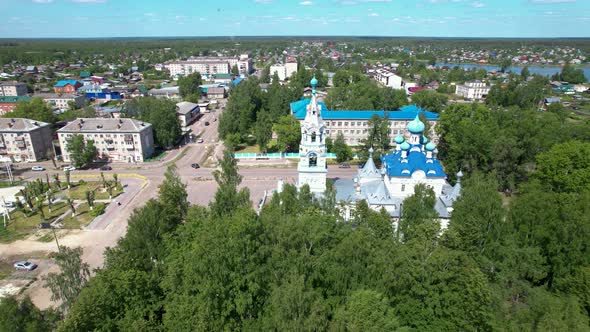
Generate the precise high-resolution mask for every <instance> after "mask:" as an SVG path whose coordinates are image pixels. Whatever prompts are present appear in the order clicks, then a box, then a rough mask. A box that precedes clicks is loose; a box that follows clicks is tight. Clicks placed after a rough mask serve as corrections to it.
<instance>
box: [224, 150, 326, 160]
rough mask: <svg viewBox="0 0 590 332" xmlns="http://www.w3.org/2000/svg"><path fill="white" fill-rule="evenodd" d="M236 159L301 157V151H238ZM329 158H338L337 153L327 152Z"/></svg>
mask: <svg viewBox="0 0 590 332" xmlns="http://www.w3.org/2000/svg"><path fill="white" fill-rule="evenodd" d="M234 157H235V158H236V159H284V158H299V153H296V152H291V153H236V154H234ZM326 158H327V159H336V154H335V153H326Z"/></svg>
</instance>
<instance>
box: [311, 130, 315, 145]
mask: <svg viewBox="0 0 590 332" xmlns="http://www.w3.org/2000/svg"><path fill="white" fill-rule="evenodd" d="M315 137H316V135H315V131H314V132H313V133H311V142H312V143H315Z"/></svg>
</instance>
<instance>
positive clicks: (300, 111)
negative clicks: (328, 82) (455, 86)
mask: <svg viewBox="0 0 590 332" xmlns="http://www.w3.org/2000/svg"><path fill="white" fill-rule="evenodd" d="M310 101H311V99H301V100H298V101H295V102H292V103H291V104H290V106H291V113H292V114H293V115H294V116H295V118H297V119H298V120H303V119H305V113H306V112H307V109H306V107H307V105H308V104H309V103H310ZM318 105H319V106H320V108H321V113H322V118H324V120H369V119H371V118H372V117H373V115H374V114H377V115H378V116H379V117H381V118H383V117H385V114H386V113H387V114H388V115H389V119H392V120H413V119H414V118H415V117H416V114H417V113H418V112H422V111H423V110H422V109H421V108H420V107H418V106H416V105H407V106H403V107H401V108H400V109H399V110H392V111H384V110H380V111H375V110H355V111H351V110H329V109H328V108H327V107H326V105H325V104H324V103H323V102H321V101H318ZM423 112H424V114H425V116H426V120H438V114H437V113H433V112H429V111H423Z"/></svg>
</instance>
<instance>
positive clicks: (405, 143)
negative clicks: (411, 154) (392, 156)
mask: <svg viewBox="0 0 590 332" xmlns="http://www.w3.org/2000/svg"><path fill="white" fill-rule="evenodd" d="M401 148H402V150H409V149H410V144H409V143H408V142H403V143H402V146H401Z"/></svg>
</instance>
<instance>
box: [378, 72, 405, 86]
mask: <svg viewBox="0 0 590 332" xmlns="http://www.w3.org/2000/svg"><path fill="white" fill-rule="evenodd" d="M375 79H376V80H377V81H378V82H379V83H381V84H383V85H385V86H388V87H390V88H393V89H405V88H406V82H405V81H404V80H403V79H402V77H401V76H399V75H396V74H395V73H393V72H391V71H389V70H387V69H377V70H376V71H375Z"/></svg>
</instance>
